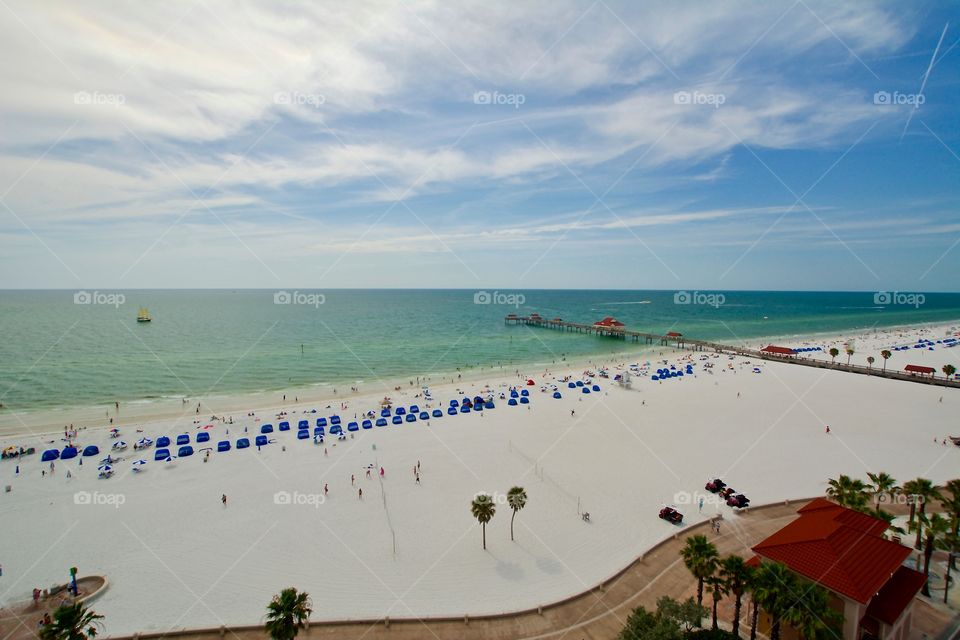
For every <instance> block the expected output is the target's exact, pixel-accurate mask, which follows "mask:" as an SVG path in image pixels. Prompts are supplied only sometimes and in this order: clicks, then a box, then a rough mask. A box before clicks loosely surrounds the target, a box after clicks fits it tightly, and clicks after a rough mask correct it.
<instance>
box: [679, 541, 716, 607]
mask: <svg viewBox="0 0 960 640" xmlns="http://www.w3.org/2000/svg"><path fill="white" fill-rule="evenodd" d="M680 556H681V557H682V558H683V563H684V564H685V565H687V569H689V570H690V573H692V574H693V577H695V578H696V579H697V605H698V606H701V607H702V606H703V582H704V580H706V579H707V578H709V577H710V576H712V575H713V572H714V571H715V570H716V568H717V561H718V560H719V558H720V554H719V553H717V548H716V547H715V546H714V545H713V543H712V542H710V541H709V540H707V536H704V535H695V536H690V537H689V538H687V544H686V546H685V547H684V548H683V549H681V550H680Z"/></svg>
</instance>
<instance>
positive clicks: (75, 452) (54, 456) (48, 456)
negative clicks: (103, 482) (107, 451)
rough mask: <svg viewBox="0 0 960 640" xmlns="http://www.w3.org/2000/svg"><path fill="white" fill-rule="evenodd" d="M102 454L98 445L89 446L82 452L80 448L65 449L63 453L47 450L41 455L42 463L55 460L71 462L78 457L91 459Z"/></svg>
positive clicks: (56, 450) (57, 450)
mask: <svg viewBox="0 0 960 640" xmlns="http://www.w3.org/2000/svg"><path fill="white" fill-rule="evenodd" d="M99 453H100V448H99V447H98V446H96V445H93V444H91V445H88V446H86V447H84V448H83V449H82V450H81V449H80V448H79V447H64V448H63V451H61V450H59V449H47V450H46V451H44V452H43V453H42V454H41V455H40V461H41V462H52V461H54V460H71V459H73V458H76V457H77V456H83V457H84V458H89V457H90V456H95V455H97V454H99Z"/></svg>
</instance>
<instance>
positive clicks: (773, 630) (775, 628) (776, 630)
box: [770, 618, 780, 640]
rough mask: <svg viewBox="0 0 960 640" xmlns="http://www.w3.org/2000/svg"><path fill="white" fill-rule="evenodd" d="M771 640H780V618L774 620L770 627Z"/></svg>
mask: <svg viewBox="0 0 960 640" xmlns="http://www.w3.org/2000/svg"><path fill="white" fill-rule="evenodd" d="M770 640H780V618H774V619H773V623H772V624H771V625H770Z"/></svg>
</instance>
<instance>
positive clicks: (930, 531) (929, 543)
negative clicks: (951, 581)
mask: <svg viewBox="0 0 960 640" xmlns="http://www.w3.org/2000/svg"><path fill="white" fill-rule="evenodd" d="M948 533H950V523H949V521H947V519H946V518H944V517H943V516H941V515H940V514H939V513H935V514H933V515H932V516H930V519H929V520H927V540H926V544H925V545H924V547H923V575H924V576H925V577H926V578H927V581H926V582H924V583H923V590H922V591H921V593H922V594H923V595H925V596H927V597H928V598H929V597H930V584H929V581H930V558H931V557H932V556H933V550H934V549H935V548H937V547H940V548H943V547H945V546H946V545H944V544H943V543H944V538H945V537H946V536H947V534H948ZM944 588H949V585H946V586H945V587H944Z"/></svg>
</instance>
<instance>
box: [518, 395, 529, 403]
mask: <svg viewBox="0 0 960 640" xmlns="http://www.w3.org/2000/svg"><path fill="white" fill-rule="evenodd" d="M520 404H530V398H528V397H527V396H523V397H522V398H520Z"/></svg>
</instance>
